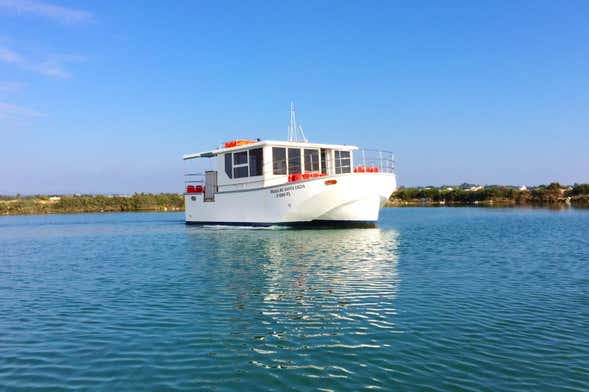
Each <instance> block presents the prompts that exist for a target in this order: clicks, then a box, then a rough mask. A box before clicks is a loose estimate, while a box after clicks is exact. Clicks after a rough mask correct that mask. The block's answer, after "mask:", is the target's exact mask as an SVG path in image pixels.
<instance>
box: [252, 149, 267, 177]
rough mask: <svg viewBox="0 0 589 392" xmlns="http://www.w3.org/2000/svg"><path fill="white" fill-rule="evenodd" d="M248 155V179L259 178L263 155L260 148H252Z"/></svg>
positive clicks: (262, 165)
mask: <svg viewBox="0 0 589 392" xmlns="http://www.w3.org/2000/svg"><path fill="white" fill-rule="evenodd" d="M249 153H250V158H249V161H250V177H253V176H261V175H262V168H263V167H264V162H263V159H264V158H263V154H262V149H261V148H254V149H251V150H250V151H249Z"/></svg>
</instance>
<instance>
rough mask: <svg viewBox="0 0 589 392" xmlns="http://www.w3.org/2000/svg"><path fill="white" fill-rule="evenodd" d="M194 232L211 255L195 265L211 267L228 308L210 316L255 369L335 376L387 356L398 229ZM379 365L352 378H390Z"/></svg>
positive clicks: (214, 292)
mask: <svg viewBox="0 0 589 392" xmlns="http://www.w3.org/2000/svg"><path fill="white" fill-rule="evenodd" d="M190 234H191V236H194V237H193V238H194V239H196V238H199V239H200V240H199V241H196V243H201V244H202V239H203V236H204V237H205V238H206V239H207V246H206V247H204V249H203V247H199V248H198V249H197V245H196V243H195V251H198V252H200V253H201V254H202V252H203V251H205V252H206V259H207V260H208V261H207V262H206V266H202V265H201V266H195V268H196V270H195V273H197V274H198V275H203V274H204V275H205V276H206V277H207V278H206V282H204V283H205V286H206V287H204V288H203V289H205V290H206V291H207V292H208V293H210V294H211V296H212V298H208V301H214V302H215V309H216V311H215V312H220V313H219V315H218V317H216V316H215V317H210V315H208V316H209V317H210V318H209V320H208V321H207V322H213V323H214V325H211V326H210V328H217V329H223V328H227V329H228V331H227V336H228V339H229V340H230V341H231V343H230V345H231V347H233V348H235V347H242V348H243V352H240V353H234V355H236V357H235V358H234V360H235V361H237V362H236V363H240V360H246V361H247V371H248V372H251V371H252V365H253V367H254V368H258V369H260V370H259V371H264V372H268V371H270V372H273V371H277V369H290V370H291V371H292V372H295V373H296V374H297V375H298V376H301V377H311V378H324V377H328V378H330V379H333V378H338V377H341V378H348V377H350V376H351V375H352V374H353V373H358V372H359V373H362V369H363V368H364V367H366V366H371V365H375V364H378V363H380V365H382V363H381V362H379V361H383V360H385V357H386V356H387V355H388V353H387V352H390V349H389V347H390V344H391V342H392V341H393V339H394V337H393V335H391V333H396V332H399V331H398V330H397V329H396V328H395V324H394V317H395V314H396V311H395V297H396V294H397V290H398V284H399V279H398V275H397V259H398V256H397V247H398V232H396V231H391V230H382V229H378V228H374V229H363V230H359V229H348V230H272V229H267V230H252V229H242V230H239V229H230V228H194V230H193V231H191V232H190ZM203 256H205V255H203ZM202 268H205V270H203V269H202ZM236 339H237V340H240V341H239V342H237V341H236ZM236 343H237V344H236ZM239 343H241V344H239ZM371 361H374V362H373V363H371ZM241 365H242V366H246V365H245V364H243V363H242V364H241ZM380 365H377V366H376V368H377V369H380V371H381V372H384V368H383V367H382V366H380ZM245 370H246V369H244V371H245ZM364 373H366V372H364ZM385 374H386V373H385ZM376 375H378V371H377V372H376V373H375V369H374V368H373V369H372V371H371V378H368V374H365V375H362V376H361V375H358V374H356V375H355V376H354V382H358V385H357V387H358V388H360V387H366V386H381V387H382V386H384V384H383V383H384V382H385V380H386V377H383V378H382V379H380V382H379V381H378V379H379V378H380V377H376V379H375V378H374V377H375V376H376ZM381 376H384V374H381ZM349 382H350V380H349V379H348V380H347V384H346V385H348V386H349V385H350V384H349ZM381 382H382V383H381ZM330 385H331V384H330Z"/></svg>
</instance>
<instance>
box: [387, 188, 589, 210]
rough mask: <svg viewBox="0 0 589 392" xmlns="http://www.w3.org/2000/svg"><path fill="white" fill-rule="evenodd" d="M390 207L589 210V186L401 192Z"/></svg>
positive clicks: (395, 195) (391, 200)
mask: <svg viewBox="0 0 589 392" xmlns="http://www.w3.org/2000/svg"><path fill="white" fill-rule="evenodd" d="M387 206H388V207H405V206H413V207H438V206H454V207H464V206H480V207H518V206H522V207H523V206H532V207H548V208H552V207H558V206H573V207H589V184H575V185H573V186H563V185H560V184H559V183H551V184H550V185H542V186H538V187H534V188H531V189H528V188H526V187H520V188H518V187H513V186H505V185H492V186H482V185H473V184H463V185H462V186H458V187H451V186H445V187H419V188H400V189H398V190H397V191H395V192H394V193H393V194H392V195H391V197H390V199H389V201H388V203H387Z"/></svg>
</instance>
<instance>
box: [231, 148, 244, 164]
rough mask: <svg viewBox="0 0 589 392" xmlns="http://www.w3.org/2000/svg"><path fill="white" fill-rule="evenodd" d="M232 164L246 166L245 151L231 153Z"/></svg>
mask: <svg viewBox="0 0 589 392" xmlns="http://www.w3.org/2000/svg"><path fill="white" fill-rule="evenodd" d="M233 164H235V165H243V164H247V151H242V152H235V153H233Z"/></svg>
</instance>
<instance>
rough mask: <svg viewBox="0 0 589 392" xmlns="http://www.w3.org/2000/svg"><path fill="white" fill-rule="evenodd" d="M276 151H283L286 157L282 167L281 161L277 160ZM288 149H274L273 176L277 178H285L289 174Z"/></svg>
mask: <svg viewBox="0 0 589 392" xmlns="http://www.w3.org/2000/svg"><path fill="white" fill-rule="evenodd" d="M276 150H282V151H283V153H284V157H283V159H282V160H281V161H282V167H281V166H280V161H277V160H276ZM286 150H287V148H286V147H272V174H274V175H276V176H285V175H287V173H288V159H287V151H286Z"/></svg>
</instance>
